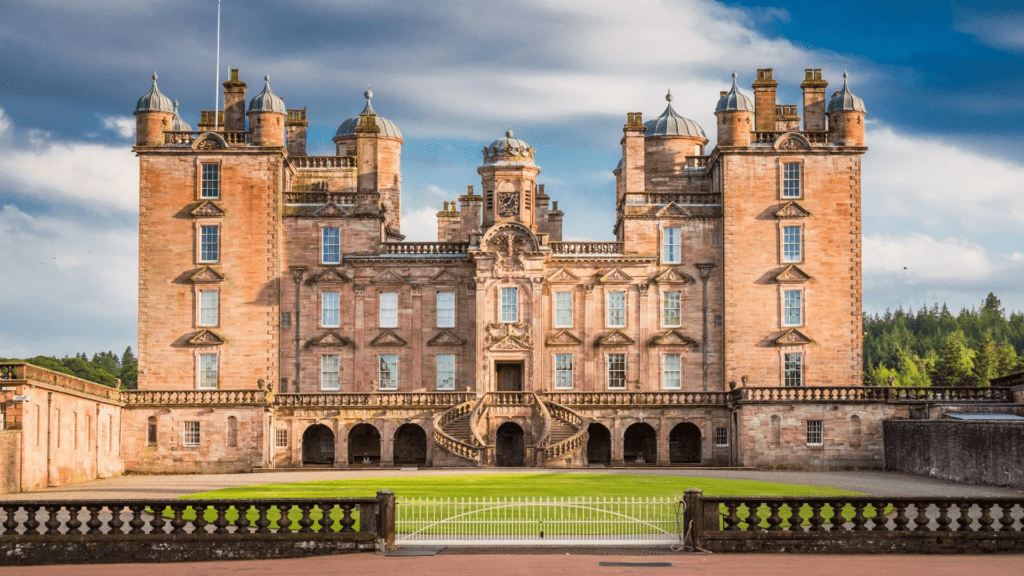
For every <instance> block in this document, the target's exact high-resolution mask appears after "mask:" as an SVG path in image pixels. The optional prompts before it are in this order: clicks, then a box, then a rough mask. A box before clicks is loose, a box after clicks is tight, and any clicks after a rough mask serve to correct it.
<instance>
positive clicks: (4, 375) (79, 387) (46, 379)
mask: <svg viewBox="0 0 1024 576" xmlns="http://www.w3.org/2000/svg"><path fill="white" fill-rule="evenodd" d="M7 381H10V382H11V383H12V384H13V383H22V382H23V383H26V384H28V383H38V384H49V385H51V386H55V387H57V388H63V389H65V390H70V391H73V392H78V393H81V394H88V395H89V396H94V397H99V398H105V399H107V400H113V401H115V402H117V401H119V398H120V393H121V392H120V391H119V390H117V389H116V388H111V387H110V386H104V385H102V384H97V383H96V382H90V381H88V380H83V379H81V378H78V377H76V376H71V375H68V374H63V373H61V372H55V371H53V370H47V369H46V368H40V367H39V366H33V365H32V364H26V363H24V362H5V363H0V382H7Z"/></svg>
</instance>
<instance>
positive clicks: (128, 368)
mask: <svg viewBox="0 0 1024 576" xmlns="http://www.w3.org/2000/svg"><path fill="white" fill-rule="evenodd" d="M120 378H121V387H122V388H126V389H128V390H134V389H136V388H138V387H139V363H138V360H136V358H135V354H133V353H132V347H131V346H129V347H128V348H126V349H125V351H124V354H123V355H122V356H121V371H120Z"/></svg>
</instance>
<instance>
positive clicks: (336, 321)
mask: <svg viewBox="0 0 1024 576" xmlns="http://www.w3.org/2000/svg"><path fill="white" fill-rule="evenodd" d="M340 309H341V305H340V304H339V298H338V292H324V293H322V294H320V325H321V326H323V327H324V328H337V327H338V326H340V325H341V310H340Z"/></svg>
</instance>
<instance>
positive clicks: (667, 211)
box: [654, 202, 690, 217]
mask: <svg viewBox="0 0 1024 576" xmlns="http://www.w3.org/2000/svg"><path fill="white" fill-rule="evenodd" d="M654 214H655V216H682V217H686V216H689V215H690V211H689V210H687V209H686V208H683V207H682V206H680V205H679V204H676V203H675V202H669V203H668V205H667V206H665V207H664V208H662V209H661V210H658V211H657V212H655V213H654Z"/></svg>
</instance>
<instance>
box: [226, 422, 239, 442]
mask: <svg viewBox="0 0 1024 576" xmlns="http://www.w3.org/2000/svg"><path fill="white" fill-rule="evenodd" d="M228 448H238V418H235V417H234V416H228Z"/></svg>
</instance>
